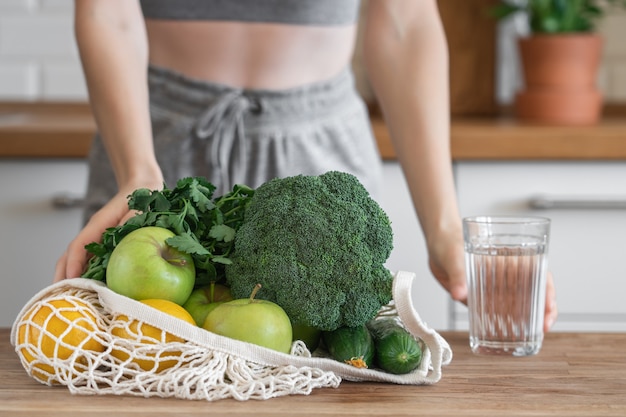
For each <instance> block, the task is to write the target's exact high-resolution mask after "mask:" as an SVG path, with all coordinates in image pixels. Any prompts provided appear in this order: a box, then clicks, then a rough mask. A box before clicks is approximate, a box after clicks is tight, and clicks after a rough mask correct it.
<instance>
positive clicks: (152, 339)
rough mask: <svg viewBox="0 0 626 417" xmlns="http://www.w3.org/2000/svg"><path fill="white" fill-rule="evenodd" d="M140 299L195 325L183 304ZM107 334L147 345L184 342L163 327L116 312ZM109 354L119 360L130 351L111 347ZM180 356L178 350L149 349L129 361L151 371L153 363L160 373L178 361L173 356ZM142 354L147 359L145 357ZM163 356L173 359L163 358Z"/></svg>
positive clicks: (125, 359)
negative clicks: (116, 315) (115, 318)
mask: <svg viewBox="0 0 626 417" xmlns="http://www.w3.org/2000/svg"><path fill="white" fill-rule="evenodd" d="M141 302H142V303H144V304H146V305H149V306H151V307H153V308H156V309H157V310H160V311H162V312H164V313H167V314H169V315H171V316H174V317H176V318H178V319H181V320H184V321H186V322H188V323H190V324H193V325H194V326H195V325H196V322H195V321H194V319H193V317H192V316H191V314H189V313H188V312H187V310H185V309H184V308H183V307H181V306H180V305H178V304H176V303H174V302H172V301H168V300H160V299H150V300H141ZM111 334H112V335H114V336H116V337H119V338H123V339H128V340H132V341H134V342H140V343H143V344H148V345H152V344H167V343H173V342H180V343H184V342H185V340H183V339H181V338H180V337H178V336H174V335H173V334H170V333H167V332H165V331H164V330H161V329H159V328H158V327H155V326H152V325H150V324H148V323H143V322H140V321H138V320H135V319H129V317H128V316H126V315H120V316H118V317H117V320H115V322H114V323H113V325H112V326H111ZM111 354H112V355H113V356H114V357H116V358H118V359H119V360H121V361H127V360H128V359H129V357H130V354H129V353H128V352H127V351H125V350H119V349H113V350H112V351H111ZM180 355H181V352H176V351H166V352H156V353H152V352H150V353H145V354H144V355H142V357H143V358H142V359H139V358H132V359H131V362H134V363H136V364H137V365H139V367H140V368H141V369H143V370H144V371H150V370H153V369H155V365H156V369H155V370H156V372H161V371H163V370H164V369H167V368H171V367H172V366H174V365H176V364H177V363H178V360H177V359H176V358H175V357H176V356H180ZM145 357H148V358H151V359H145ZM165 357H174V358H173V359H164V358H165ZM152 358H154V359H152Z"/></svg>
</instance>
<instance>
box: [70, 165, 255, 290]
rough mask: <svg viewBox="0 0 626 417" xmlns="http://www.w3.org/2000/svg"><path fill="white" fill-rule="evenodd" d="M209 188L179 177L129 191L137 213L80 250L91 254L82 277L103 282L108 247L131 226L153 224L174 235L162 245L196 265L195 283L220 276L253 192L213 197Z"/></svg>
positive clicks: (240, 187) (244, 188)
mask: <svg viewBox="0 0 626 417" xmlns="http://www.w3.org/2000/svg"><path fill="white" fill-rule="evenodd" d="M214 192H215V186H214V185H213V184H211V183H210V182H208V181H207V180H206V179H205V178H202V177H189V178H184V179H181V180H179V181H178V182H177V183H176V186H175V187H174V188H173V189H168V188H166V187H164V189H163V190H148V189H145V188H141V189H138V190H135V191H134V192H133V193H132V194H131V195H130V196H129V199H128V207H129V209H130V210H135V211H137V214H136V215H135V216H134V217H132V218H130V219H129V220H128V221H127V222H126V223H124V224H123V225H120V226H116V227H111V228H108V229H107V230H106V231H105V232H104V233H103V234H102V242H92V243H90V244H88V245H86V246H85V249H86V250H87V251H88V252H89V253H90V254H92V255H93V256H92V257H91V258H90V260H89V263H88V265H87V269H86V271H85V272H84V273H83V275H82V276H83V277H84V278H91V279H96V280H100V281H106V267H107V264H108V262H109V258H110V257H111V253H112V252H113V249H115V247H116V246H117V244H118V243H119V242H120V241H121V240H122V239H123V238H124V236H126V235H127V234H128V233H130V232H132V231H133V230H136V229H139V228H141V227H146V226H159V227H163V228H166V229H169V230H171V231H172V232H174V233H175V234H176V236H174V237H171V238H169V239H168V240H167V241H166V242H167V244H168V245H170V246H172V247H174V248H176V249H178V250H180V251H182V252H186V253H189V254H190V255H191V256H192V257H193V260H194V264H195V266H196V286H200V285H205V284H208V283H209V282H211V281H215V282H219V281H223V280H224V265H227V264H229V263H230V259H229V256H230V255H231V253H232V251H233V249H234V238H235V233H236V231H237V229H238V228H239V226H240V225H241V224H242V222H243V217H244V213H245V209H246V207H247V205H248V204H249V202H250V199H251V198H252V195H253V194H254V190H253V189H252V188H250V187H247V186H245V185H235V186H234V187H233V189H232V191H230V192H229V193H226V194H224V195H222V196H219V197H217V198H213V193H214Z"/></svg>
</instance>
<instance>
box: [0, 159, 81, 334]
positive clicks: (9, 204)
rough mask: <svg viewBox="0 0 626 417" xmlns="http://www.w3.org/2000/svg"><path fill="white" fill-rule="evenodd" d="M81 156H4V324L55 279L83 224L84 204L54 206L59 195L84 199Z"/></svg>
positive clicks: (0, 247)
mask: <svg viewBox="0 0 626 417" xmlns="http://www.w3.org/2000/svg"><path fill="white" fill-rule="evenodd" d="M86 182H87V166H86V164H85V162H84V161H82V160H60V159H55V160H30V159H28V160H16V159H0V193H1V194H2V197H0V233H1V236H2V238H1V239H0V265H2V277H1V278H0V327H9V326H11V325H12V324H13V320H14V319H15V317H16V316H17V314H18V313H19V311H20V309H21V308H22V306H23V305H24V304H25V303H26V302H27V301H28V300H29V299H30V298H31V297H32V296H33V295H34V294H35V293H36V292H38V291H39V290H41V289H42V288H44V287H45V286H47V285H49V284H51V283H52V279H53V276H54V266H55V263H56V261H57V259H58V258H59V256H60V255H61V254H62V253H63V251H64V250H65V248H66V246H67V244H68V243H69V242H70V240H71V239H72V238H73V237H74V236H75V235H76V233H78V231H79V230H80V227H81V222H82V220H81V210H80V208H63V209H60V208H55V207H54V206H53V205H52V199H53V198H54V197H57V196H59V195H69V196H70V197H78V198H80V197H81V196H82V195H83V193H84V190H85V186H86Z"/></svg>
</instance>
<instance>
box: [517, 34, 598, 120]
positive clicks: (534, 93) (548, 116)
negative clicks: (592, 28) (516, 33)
mask: <svg viewBox="0 0 626 417" xmlns="http://www.w3.org/2000/svg"><path fill="white" fill-rule="evenodd" d="M519 47H520V57H521V61H522V69H523V74H524V87H525V88H524V90H522V91H521V92H520V93H519V94H518V95H517V97H516V101H515V108H516V113H517V116H518V118H520V119H522V120H527V121H538V122H542V123H554V124H566V125H577V124H593V123H597V122H598V120H599V119H600V116H601V109H602V96H601V94H600V92H599V91H598V89H597V87H596V83H597V76H598V69H599V67H600V59H601V55H602V38H601V37H600V36H598V35H596V34H565V35H533V36H531V37H528V38H524V39H520V41H519Z"/></svg>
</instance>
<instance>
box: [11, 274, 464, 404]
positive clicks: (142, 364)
mask: <svg viewBox="0 0 626 417" xmlns="http://www.w3.org/2000/svg"><path fill="white" fill-rule="evenodd" d="M414 278H415V274H413V273H410V272H404V271H400V272H397V273H396V274H395V276H394V282H393V302H392V303H391V304H390V305H389V306H388V307H387V308H386V312H385V314H393V315H397V316H398V318H399V320H400V322H401V323H402V324H403V325H404V326H405V328H406V329H407V330H408V331H409V332H410V333H411V334H413V336H415V337H418V338H420V339H422V340H423V342H424V345H425V349H424V352H423V356H422V361H421V363H420V366H419V367H418V368H417V369H415V370H414V371H412V372H410V373H408V374H402V375H394V374H389V373H386V372H383V371H381V370H378V369H361V368H355V367H353V366H351V365H347V364H344V363H341V362H338V361H336V360H334V359H331V358H328V357H324V356H318V355H317V352H315V353H316V355H315V356H313V355H311V353H310V352H309V351H308V350H307V349H306V346H305V345H304V343H302V342H300V341H296V342H294V344H293V346H292V350H291V353H290V354H286V353H281V352H277V351H274V350H271V349H266V348H263V347H260V346H256V345H253V344H250V343H246V342H241V341H237V340H234V339H230V338H227V337H223V336H219V335H216V334H214V333H211V332H208V331H206V330H204V329H202V328H200V327H197V326H195V325H192V324H189V323H186V322H184V321H182V320H179V319H176V318H174V317H172V316H170V315H169V314H167V313H164V312H161V311H159V310H156V309H154V308H152V307H149V306H147V305H145V304H143V303H140V302H138V301H135V300H133V299H130V298H128V297H125V296H122V295H119V294H117V293H115V292H113V291H111V290H110V289H108V288H107V287H106V286H105V285H104V284H103V283H101V282H99V281H94V280H89V279H83V278H75V279H69V280H64V281H61V282H58V283H55V284H53V285H51V286H49V287H46V288H44V289H43V290H41V291H40V292H39V293H37V294H35V295H34V296H33V297H32V299H31V300H30V301H29V302H28V303H26V305H25V306H24V307H23V308H22V310H21V312H20V313H19V314H18V316H17V318H16V320H15V322H14V324H13V327H12V330H11V343H12V345H13V346H14V347H15V350H16V352H17V353H18V356H19V357H20V360H21V362H22V364H23V366H24V368H25V370H26V371H27V372H28V374H29V375H31V376H32V377H33V378H35V379H37V380H38V381H40V382H42V383H45V384H49V385H52V384H62V385H65V386H67V387H68V388H69V390H70V391H71V392H73V393H80V394H126V395H139V396H144V397H151V396H159V397H177V398H186V399H204V400H209V401H213V400H217V399H222V398H234V399H237V400H248V399H268V398H272V397H278V396H283V395H291V394H309V393H310V392H311V391H312V390H313V389H315V388H323V387H337V386H339V384H340V382H341V380H342V379H345V380H351V381H378V382H388V383H397V384H413V385H422V384H434V383H436V382H438V381H439V380H440V378H441V376H442V366H444V365H446V364H448V363H449V362H450V361H451V359H452V351H451V350H450V347H449V345H448V343H447V342H446V341H445V340H444V339H443V338H442V337H441V336H440V335H439V334H438V333H437V332H436V331H435V330H433V329H431V328H429V327H428V326H427V325H426V324H425V323H424V322H423V321H422V320H421V319H420V317H419V315H418V313H417V311H416V310H415V309H414V307H413V304H412V300H411V296H410V294H411V285H412V282H413V281H414ZM42 316H43V317H44V319H41V317H42ZM49 328H51V329H52V330H49ZM115 329H117V330H119V331H121V332H122V334H126V335H128V334H132V335H133V337H120V333H119V332H117V333H116V332H115ZM148 330H150V331H148Z"/></svg>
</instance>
